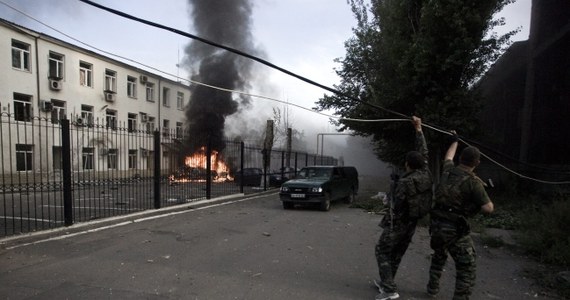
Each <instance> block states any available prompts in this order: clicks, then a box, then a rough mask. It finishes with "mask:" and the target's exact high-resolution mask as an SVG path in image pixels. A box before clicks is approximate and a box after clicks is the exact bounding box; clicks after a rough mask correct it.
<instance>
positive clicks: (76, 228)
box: [0, 190, 278, 250]
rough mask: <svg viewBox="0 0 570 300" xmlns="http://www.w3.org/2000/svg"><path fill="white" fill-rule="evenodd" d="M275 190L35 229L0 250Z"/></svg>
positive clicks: (7, 240) (9, 239)
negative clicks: (47, 228) (52, 227)
mask: <svg viewBox="0 0 570 300" xmlns="http://www.w3.org/2000/svg"><path fill="white" fill-rule="evenodd" d="M275 193H278V191H275V190H268V191H261V192H256V193H252V194H247V195H246V194H233V195H227V196H222V197H217V198H213V199H203V200H198V201H195V202H190V203H185V204H180V205H174V206H168V207H164V208H159V209H149V210H144V211H140V212H136V213H132V214H128V215H121V216H115V217H110V218H105V219H98V220H94V221H88V222H81V223H76V224H73V225H71V226H68V227H59V228H54V229H49V230H42V231H36V232H30V233H25V234H21V235H15V236H10V237H6V238H3V239H0V250H10V249H14V248H18V247H22V246H26V245H30V244H35V243H38V242H39V241H42V240H43V241H45V240H52V239H62V238H65V237H70V236H74V235H79V234H84V233H89V232H95V231H100V230H105V229H108V228H112V227H118V226H124V225H128V224H133V223H137V222H143V221H147V220H152V219H157V218H160V217H164V216H168V215H173V214H180V213H185V212H188V211H192V210H194V209H199V208H202V207H207V206H213V205H223V204H225V203H228V204H229V203H235V202H239V201H245V200H248V199H255V198H257V197H258V196H265V195H271V194H275Z"/></svg>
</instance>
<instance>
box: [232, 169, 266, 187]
mask: <svg viewBox="0 0 570 300" xmlns="http://www.w3.org/2000/svg"><path fill="white" fill-rule="evenodd" d="M262 177H263V170H261V169H260V168H244V169H243V179H242V172H241V170H237V171H236V173H235V175H234V181H235V183H236V184H237V185H241V184H242V182H243V185H244V186H260V185H261V179H262Z"/></svg>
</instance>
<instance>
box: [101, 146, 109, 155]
mask: <svg viewBox="0 0 570 300" xmlns="http://www.w3.org/2000/svg"><path fill="white" fill-rule="evenodd" d="M99 155H101V156H106V155H109V149H107V148H100V149H99Z"/></svg>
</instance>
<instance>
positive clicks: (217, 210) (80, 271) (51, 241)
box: [0, 193, 547, 300]
mask: <svg viewBox="0 0 570 300" xmlns="http://www.w3.org/2000/svg"><path fill="white" fill-rule="evenodd" d="M190 207H191V208H192V209H188V208H190ZM380 218H381V216H378V215H374V214H369V213H367V212H364V211H363V210H360V209H353V208H348V206H347V205H346V204H340V203H339V204H335V205H333V207H332V209H331V210H330V211H329V212H322V211H319V210H317V209H299V208H297V209H293V210H283V209H282V206H281V203H280V202H279V200H278V197H277V196H276V194H275V193H271V194H265V195H258V196H255V197H252V198H246V199H239V200H227V201H225V202H221V203H218V204H213V205H209V206H202V207H198V206H189V207H186V208H185V209H182V210H180V209H179V210H176V211H171V212H170V213H168V211H162V212H160V214H156V213H155V214H152V215H150V216H147V217H146V218H145V215H140V216H136V217H135V218H133V219H130V220H129V221H127V222H124V220H123V221H121V220H117V221H115V222H110V223H105V224H100V225H99V226H91V227H87V226H86V227H85V229H90V230H88V231H81V230H77V229H75V230H74V231H71V228H70V229H69V232H68V234H62V232H55V233H52V234H49V235H38V236H33V237H27V238H26V239H25V240H22V241H18V240H11V241H9V242H6V241H4V243H3V244H2V249H0V282H1V283H2V284H1V285H0V296H1V298H3V299H277V300H279V299H287V300H290V299H374V296H375V294H376V290H375V289H374V288H373V287H372V279H373V278H375V276H377V275H376V274H377V267H376V261H375V258H374V244H375V243H376V241H377V238H378V236H379V234H380V232H381V229H380V228H379V227H378V226H377V224H378V222H379V221H380ZM427 241H428V237H427V233H426V231H425V229H423V228H422V229H420V230H419V231H418V233H417V234H416V236H415V237H414V243H413V244H412V245H411V247H410V249H409V250H408V253H407V254H406V256H405V257H404V260H403V262H402V266H401V269H400V271H399V273H398V277H397V283H398V285H399V287H400V294H401V299H428V298H427V297H426V295H425V294H424V287H425V283H426V282H427V268H428V265H429V250H428V249H427ZM483 252H484V253H483V255H482V260H483V262H481V263H480V264H481V267H480V273H481V274H479V277H478V283H477V284H478V286H477V287H476V293H475V295H474V297H473V299H537V298H536V297H534V294H533V293H534V292H532V291H531V289H532V287H531V286H530V284H529V283H528V280H526V279H524V278H520V277H516V276H518V275H516V274H517V273H518V272H520V269H516V268H515V269H510V268H507V267H505V266H506V265H505V266H503V265H501V264H497V263H496V262H495V261H494V260H500V261H501V262H503V261H504V260H513V259H517V258H516V257H509V256H508V255H506V254H504V253H503V252H497V253H491V252H486V250H484V249H483ZM491 268H494V269H493V272H503V273H499V275H498V276H500V278H489V277H488V276H486V274H487V273H488V272H489V271H490V269H491ZM495 269H497V270H495ZM450 271H452V272H453V270H450ZM452 272H451V273H450V274H446V275H445V276H444V284H443V286H442V291H441V295H442V296H441V299H450V298H451V294H452V286H453V276H452V275H453V273H452ZM448 273H449V272H448ZM513 274H514V275H513ZM525 280H526V281H525ZM513 293H515V294H513ZM538 298H539V299H547V298H544V297H541V296H538Z"/></svg>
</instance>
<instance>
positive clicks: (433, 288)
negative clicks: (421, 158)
mask: <svg viewBox="0 0 570 300" xmlns="http://www.w3.org/2000/svg"><path fill="white" fill-rule="evenodd" d="M457 146H458V142H457V135H455V140H454V142H453V143H452V144H451V146H450V147H449V149H448V150H447V152H446V154H445V160H444V163H443V170H442V177H441V182H440V183H439V185H438V186H437V188H436V190H435V206H434V208H433V210H432V211H431V213H430V214H431V224H430V234H431V241H430V246H431V248H432V249H433V250H434V253H433V255H432V257H431V266H430V270H429V283H428V285H427V292H428V294H429V295H431V296H432V297H433V296H435V295H437V293H438V292H439V279H440V278H441V274H442V272H443V268H444V265H445V262H446V260H447V255H448V253H449V254H450V255H451V257H452V258H453V260H454V261H455V269H456V278H455V293H454V295H453V299H469V297H470V295H471V293H472V289H473V286H474V284H475V267H476V263H475V258H476V254H475V248H474V246H473V240H472V239H471V236H470V234H469V233H470V230H469V223H468V221H467V219H468V218H470V217H472V216H474V215H475V214H477V213H478V212H483V213H491V212H493V209H494V206H493V202H491V200H490V199H489V196H488V195H487V192H486V191H485V187H484V183H483V181H481V179H479V177H477V176H475V174H474V173H473V170H474V169H475V167H477V166H478V165H479V159H480V152H479V150H478V149H477V148H475V147H466V148H465V149H463V151H462V152H461V155H460V157H459V165H458V166H454V164H453V157H454V156H455V152H456V151H457Z"/></svg>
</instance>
